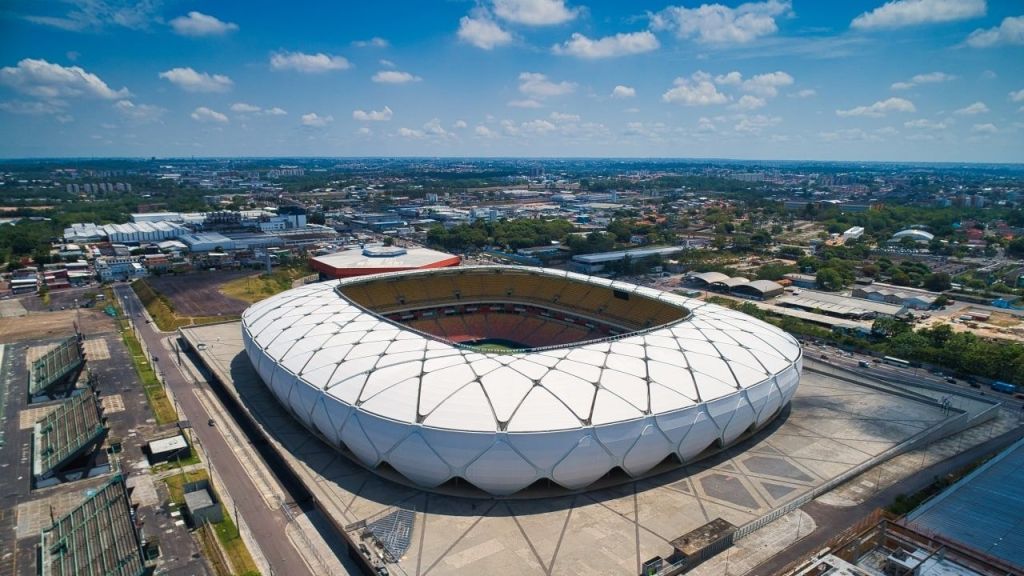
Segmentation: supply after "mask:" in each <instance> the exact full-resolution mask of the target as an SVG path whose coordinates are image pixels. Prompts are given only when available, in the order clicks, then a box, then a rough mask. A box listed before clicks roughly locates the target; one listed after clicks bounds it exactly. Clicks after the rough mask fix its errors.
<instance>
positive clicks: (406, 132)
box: [398, 126, 424, 139]
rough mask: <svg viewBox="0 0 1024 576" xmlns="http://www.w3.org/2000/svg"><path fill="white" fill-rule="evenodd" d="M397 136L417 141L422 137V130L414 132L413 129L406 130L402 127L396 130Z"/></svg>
mask: <svg viewBox="0 0 1024 576" xmlns="http://www.w3.org/2000/svg"><path fill="white" fill-rule="evenodd" d="M398 135H399V136H402V137H403V138H412V139H419V138H423V136H424V134H423V130H415V129H413V128H406V127H405V126H402V127H401V128H399V129H398Z"/></svg>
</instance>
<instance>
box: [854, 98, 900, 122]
mask: <svg viewBox="0 0 1024 576" xmlns="http://www.w3.org/2000/svg"><path fill="white" fill-rule="evenodd" d="M916 110H917V109H916V108H914V103H913V102H911V101H910V100H907V99H905V98H889V99H887V100H879V101H878V102H875V103H874V104H872V105H870V106H857V107H856V108H850V109H849V110H836V114H837V115H839V116H872V117H876V118H877V117H880V116H885V115H886V114H888V113H889V112H915V111H916Z"/></svg>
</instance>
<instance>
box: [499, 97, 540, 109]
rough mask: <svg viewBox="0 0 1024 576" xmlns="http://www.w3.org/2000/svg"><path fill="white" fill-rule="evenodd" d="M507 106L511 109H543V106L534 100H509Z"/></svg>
mask: <svg viewBox="0 0 1024 576" xmlns="http://www.w3.org/2000/svg"><path fill="white" fill-rule="evenodd" d="M508 105H509V106H511V107H513V108H543V107H544V105H543V104H541V103H540V102H538V101H537V100H534V99H533V98H526V99H523V100H509V101H508Z"/></svg>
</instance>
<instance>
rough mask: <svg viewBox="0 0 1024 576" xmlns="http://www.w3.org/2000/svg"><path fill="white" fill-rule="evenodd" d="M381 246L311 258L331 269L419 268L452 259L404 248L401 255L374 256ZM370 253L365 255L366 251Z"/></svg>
mask: <svg viewBox="0 0 1024 576" xmlns="http://www.w3.org/2000/svg"><path fill="white" fill-rule="evenodd" d="M382 248H384V247H383V246H368V247H366V248H364V249H362V250H360V249H349V250H342V251H341V252H335V253H333V254H325V255H323V256H317V257H316V258H313V262H316V263H319V264H321V265H324V266H329V267H331V268H419V267H422V266H429V265H431V264H437V263H439V262H443V261H445V260H449V259H451V258H454V257H455V256H453V255H452V254H448V253H447V252H439V251H437V250H431V249H429V248H404V249H403V250H404V251H405V252H404V253H403V254H394V253H393V252H391V251H389V252H387V253H384V254H383V255H381V256H377V255H376V251H377V250H378V249H382ZM368 250H369V251H370V253H369V254H367V251H368Z"/></svg>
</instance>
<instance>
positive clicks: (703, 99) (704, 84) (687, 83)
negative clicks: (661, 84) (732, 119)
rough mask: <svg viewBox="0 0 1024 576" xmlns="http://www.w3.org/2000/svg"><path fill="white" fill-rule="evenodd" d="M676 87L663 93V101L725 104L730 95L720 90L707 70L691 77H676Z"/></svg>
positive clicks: (701, 104) (704, 104)
mask: <svg viewBox="0 0 1024 576" xmlns="http://www.w3.org/2000/svg"><path fill="white" fill-rule="evenodd" d="M673 85H674V86H675V88H671V89H669V90H668V91H667V92H665V93H664V94H662V95H661V99H662V101H663V102H671V103H676V104H682V105H684V106H710V105H712V104H724V103H726V102H728V101H729V97H728V96H726V95H725V94H723V93H721V92H719V91H718V88H716V87H715V85H714V83H713V82H711V80H710V79H709V76H708V74H707V73H706V72H695V73H694V74H693V75H692V76H691V78H682V77H680V78H676V79H675V82H673Z"/></svg>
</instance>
